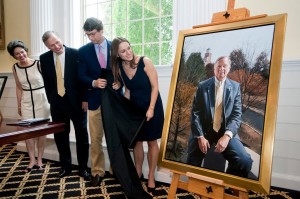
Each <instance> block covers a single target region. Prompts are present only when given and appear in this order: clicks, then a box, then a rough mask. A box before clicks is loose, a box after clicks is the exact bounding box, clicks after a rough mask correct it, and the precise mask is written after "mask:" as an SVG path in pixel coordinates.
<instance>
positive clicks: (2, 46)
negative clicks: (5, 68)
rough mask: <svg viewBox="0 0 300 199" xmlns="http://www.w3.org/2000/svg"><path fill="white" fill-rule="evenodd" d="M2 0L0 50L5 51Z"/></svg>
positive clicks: (0, 2) (1, 4)
mask: <svg viewBox="0 0 300 199" xmlns="http://www.w3.org/2000/svg"><path fill="white" fill-rule="evenodd" d="M3 1H4V0H0V49H5V31H4V28H5V26H4V5H3V4H4V2H3Z"/></svg>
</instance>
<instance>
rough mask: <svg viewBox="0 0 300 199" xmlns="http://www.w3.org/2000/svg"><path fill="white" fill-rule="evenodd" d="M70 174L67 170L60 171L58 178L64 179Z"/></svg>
mask: <svg viewBox="0 0 300 199" xmlns="http://www.w3.org/2000/svg"><path fill="white" fill-rule="evenodd" d="M71 173H72V172H71V170H68V169H61V170H60V171H59V173H58V177H59V178H63V177H66V176H68V175H70V174H71Z"/></svg>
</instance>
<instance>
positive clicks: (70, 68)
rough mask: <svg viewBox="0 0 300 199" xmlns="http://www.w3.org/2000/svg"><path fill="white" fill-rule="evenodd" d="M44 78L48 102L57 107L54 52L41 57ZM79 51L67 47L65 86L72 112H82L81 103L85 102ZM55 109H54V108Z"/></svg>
mask: <svg viewBox="0 0 300 199" xmlns="http://www.w3.org/2000/svg"><path fill="white" fill-rule="evenodd" d="M40 63H41V69H42V76H43V79H44V84H45V90H46V94H47V97H48V101H49V103H50V105H51V106H55V102H56V99H57V97H58V94H57V81H56V71H55V61H54V58H53V52H52V51H48V52H46V53H44V54H42V55H40ZM77 70H78V51H77V50H76V49H73V48H68V47H66V46H65V69H64V86H65V89H66V94H65V95H66V96H65V97H67V99H68V102H69V103H70V105H71V107H72V110H74V111H75V110H77V111H81V103H82V101H84V97H83V92H84V90H83V87H82V86H81V84H80V82H79V81H78V73H77ZM52 108H53V107H52Z"/></svg>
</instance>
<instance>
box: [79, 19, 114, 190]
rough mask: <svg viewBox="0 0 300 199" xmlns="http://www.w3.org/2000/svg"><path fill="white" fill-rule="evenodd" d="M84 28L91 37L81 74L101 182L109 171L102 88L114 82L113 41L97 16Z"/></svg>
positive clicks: (95, 173)
mask: <svg viewBox="0 0 300 199" xmlns="http://www.w3.org/2000/svg"><path fill="white" fill-rule="evenodd" d="M83 30H84V32H85V35H86V36H87V37H88V38H89V40H90V41H91V42H90V43H88V44H86V45H84V46H82V47H81V48H79V51H78V52H79V70H78V72H79V78H80V80H81V82H82V84H83V85H84V86H85V87H86V88H87V99H88V120H89V132H90V139H91V151H90V157H91V173H92V180H91V185H92V186H98V185H99V184H100V182H101V181H102V179H103V177H104V174H105V157H104V152H103V147H102V138H103V134H104V130H103V123H102V117H101V92H102V89H104V88H105V87H106V86H107V85H109V86H112V85H113V76H112V72H111V69H110V45H111V42H110V41H108V40H107V39H106V38H105V37H104V36H103V24H102V21H100V20H99V19H97V18H94V17H91V18H88V19H86V21H85V23H84V25H83Z"/></svg>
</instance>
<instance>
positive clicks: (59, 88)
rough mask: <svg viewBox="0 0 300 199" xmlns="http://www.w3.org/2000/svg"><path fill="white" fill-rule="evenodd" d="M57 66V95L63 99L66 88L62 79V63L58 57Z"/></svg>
mask: <svg viewBox="0 0 300 199" xmlns="http://www.w3.org/2000/svg"><path fill="white" fill-rule="evenodd" d="M55 66H56V80H57V93H58V94H59V95H60V96H62V97H63V96H64V95H65V86H64V79H63V77H62V69H61V63H60V60H59V57H58V55H56V63H55Z"/></svg>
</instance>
